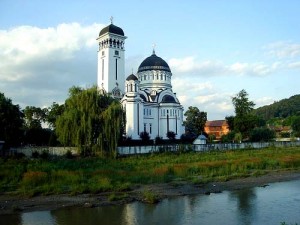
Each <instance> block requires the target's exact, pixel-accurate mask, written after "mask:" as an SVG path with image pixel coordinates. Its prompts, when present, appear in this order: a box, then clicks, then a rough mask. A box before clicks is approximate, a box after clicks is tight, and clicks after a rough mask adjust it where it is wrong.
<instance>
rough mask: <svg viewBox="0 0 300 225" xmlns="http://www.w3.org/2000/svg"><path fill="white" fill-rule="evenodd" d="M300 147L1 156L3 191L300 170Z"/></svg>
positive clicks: (95, 188)
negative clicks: (116, 156) (103, 155)
mask: <svg viewBox="0 0 300 225" xmlns="http://www.w3.org/2000/svg"><path fill="white" fill-rule="evenodd" d="M299 169H300V148H299V147H291V148H275V147H272V148H266V149H259V150H253V149H249V150H236V151H224V152H220V151H213V152H206V153H196V152H189V153H180V154H176V153H162V154H153V155H136V156H130V157H125V158H119V159H101V158H74V159H65V158H64V159H63V158H60V159H59V158H56V159H48V160H45V159H0V193H14V194H21V195H25V196H34V195H39V194H42V195H51V194H62V193H67V194H72V195H76V194H81V193H101V192H108V191H110V192H126V191H128V190H130V189H131V188H132V187H134V186H138V185H143V184H153V183H166V182H174V181H176V180H184V181H188V182H191V183H195V184H201V183H207V182H212V181H227V180H230V179H236V178H239V177H249V176H261V175H263V174H266V173H268V172H270V171H281V170H299Z"/></svg>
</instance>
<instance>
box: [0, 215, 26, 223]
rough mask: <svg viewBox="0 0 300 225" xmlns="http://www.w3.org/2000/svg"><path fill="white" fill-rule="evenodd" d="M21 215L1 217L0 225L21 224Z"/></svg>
mask: <svg viewBox="0 0 300 225" xmlns="http://www.w3.org/2000/svg"><path fill="white" fill-rule="evenodd" d="M21 221H22V219H21V214H13V215H1V216H0V225H18V224H22V222H21Z"/></svg>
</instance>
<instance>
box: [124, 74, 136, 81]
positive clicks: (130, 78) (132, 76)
mask: <svg viewBox="0 0 300 225" xmlns="http://www.w3.org/2000/svg"><path fill="white" fill-rule="evenodd" d="M126 80H127V81H130V80H138V78H137V77H136V76H135V75H134V74H130V75H129V76H128V77H127V78H126Z"/></svg>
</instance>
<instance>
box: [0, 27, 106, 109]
mask: <svg viewBox="0 0 300 225" xmlns="http://www.w3.org/2000/svg"><path fill="white" fill-rule="evenodd" d="M102 27H103V25H101V24H91V25H86V26H84V25H81V24H79V23H70V24H65V23H64V24H59V25H57V26H56V27H48V28H38V27H32V26H20V27H15V28H12V29H9V30H0V88H1V89H0V90H1V92H4V93H5V95H7V96H8V97H10V98H12V100H13V102H16V103H18V104H21V106H22V107H24V106H26V105H27V104H28V103H29V104H33V105H36V106H43V105H49V104H51V103H52V102H53V101H60V102H63V101H64V100H65V97H66V95H67V90H68V88H69V87H71V86H73V85H82V86H84V85H90V84H91V83H95V81H96V70H97V64H96V62H97V43H96V38H97V36H98V32H99V31H100V30H101V28H102Z"/></svg>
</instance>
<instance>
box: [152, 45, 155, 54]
mask: <svg viewBox="0 0 300 225" xmlns="http://www.w3.org/2000/svg"><path fill="white" fill-rule="evenodd" d="M155 47H156V44H155V43H154V44H153V45H152V48H153V51H152V54H153V55H155Z"/></svg>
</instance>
